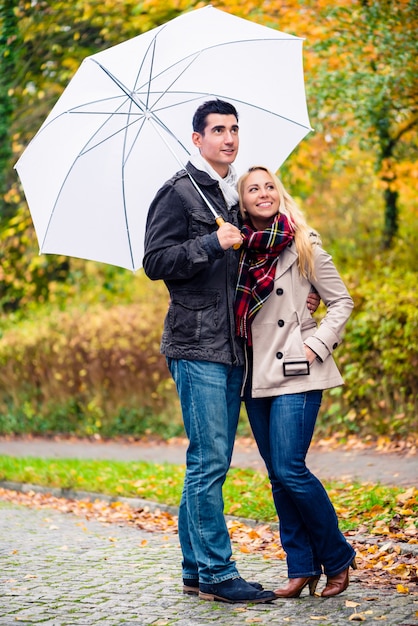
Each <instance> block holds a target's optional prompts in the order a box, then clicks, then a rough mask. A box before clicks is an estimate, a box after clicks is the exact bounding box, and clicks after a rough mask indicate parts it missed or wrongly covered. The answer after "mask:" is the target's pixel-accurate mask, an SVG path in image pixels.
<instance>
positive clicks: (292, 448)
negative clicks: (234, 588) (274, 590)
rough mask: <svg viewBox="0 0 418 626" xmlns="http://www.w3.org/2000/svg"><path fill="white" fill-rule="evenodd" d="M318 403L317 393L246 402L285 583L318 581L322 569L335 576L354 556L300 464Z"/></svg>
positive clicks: (319, 487) (320, 489)
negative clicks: (281, 552) (266, 476)
mask: <svg viewBox="0 0 418 626" xmlns="http://www.w3.org/2000/svg"><path fill="white" fill-rule="evenodd" d="M321 399H322V392H321V391H310V392H307V393H297V394H289V395H283V396H278V397H272V398H248V397H246V398H245V404H246V407H247V412H248V417H249V420H250V424H251V428H252V431H253V433H254V438H255V440H256V442H257V445H258V448H259V450H260V454H261V456H262V457H263V459H264V462H265V464H266V467H267V471H268V474H269V478H270V482H271V486H272V493H273V499H274V504H275V506H276V511H277V514H278V517H279V529H280V538H281V542H282V546H283V549H284V550H285V552H286V554H287V566H288V576H289V578H304V577H308V576H315V575H319V574H321V572H322V568H321V565H322V566H323V568H324V572H325V574H326V575H327V576H335V575H336V574H339V573H340V572H342V571H343V570H344V569H346V568H347V567H348V566H349V565H350V563H351V561H352V560H353V558H354V556H355V552H354V550H353V548H352V547H351V546H350V544H349V543H348V542H347V541H346V539H345V537H344V535H343V534H342V533H341V532H340V530H339V528H338V519H337V516H336V513H335V510H334V507H333V505H332V504H331V501H330V499H329V497H328V494H327V492H326V491H325V489H324V487H323V486H322V484H321V482H320V481H319V480H318V479H317V478H316V477H315V476H314V475H313V474H312V473H311V472H310V471H309V469H308V468H307V467H306V464H305V458H306V454H307V452H308V449H309V445H310V443H311V439H312V435H313V431H314V427H315V422H316V417H317V415H318V411H319V407H320V405H321Z"/></svg>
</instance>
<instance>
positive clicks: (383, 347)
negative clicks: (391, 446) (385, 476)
mask: <svg viewBox="0 0 418 626" xmlns="http://www.w3.org/2000/svg"><path fill="white" fill-rule="evenodd" d="M350 283H351V286H350ZM347 284H348V286H349V287H350V291H351V294H352V296H353V299H354V301H355V310H354V313H353V315H352V318H351V320H350V321H349V323H348V326H347V330H346V334H345V337H344V341H343V344H342V345H341V346H340V348H339V349H338V351H337V352H336V358H337V361H338V364H339V367H340V369H341V372H342V375H343V377H344V380H345V383H346V384H345V386H344V387H342V388H338V389H335V390H332V391H331V392H329V393H328V395H327V396H326V398H325V402H324V409H325V412H324V417H323V418H321V420H320V423H319V427H320V428H321V430H322V431H323V432H327V431H328V432H329V431H334V432H335V431H343V432H345V433H353V432H354V433H361V434H362V435H372V436H376V435H389V436H394V437H406V436H408V435H409V434H414V433H416V432H417V409H418V400H417V399H418V376H417V372H418V343H417V337H418V308H417V296H416V273H415V272H412V271H409V272H405V271H402V272H401V271H396V270H394V269H391V270H390V271H389V269H385V268H384V267H383V268H377V270H376V273H375V275H374V276H373V280H371V279H370V278H368V277H367V272H366V271H362V268H361V266H360V267H359V268H358V271H357V273H356V276H355V277H354V278H352V279H351V280H350V279H348V280H347Z"/></svg>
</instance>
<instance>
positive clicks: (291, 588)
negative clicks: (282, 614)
mask: <svg viewBox="0 0 418 626" xmlns="http://www.w3.org/2000/svg"><path fill="white" fill-rule="evenodd" d="M319 579H320V576H308V577H307V578H289V582H288V584H287V585H286V587H282V588H281V589H275V591H274V593H275V594H276V596H277V597H278V598H299V596H300V594H301V593H302V591H303V589H305V587H306V586H307V585H309V595H310V596H313V595H314V594H315V589H316V586H317V584H318V580H319Z"/></svg>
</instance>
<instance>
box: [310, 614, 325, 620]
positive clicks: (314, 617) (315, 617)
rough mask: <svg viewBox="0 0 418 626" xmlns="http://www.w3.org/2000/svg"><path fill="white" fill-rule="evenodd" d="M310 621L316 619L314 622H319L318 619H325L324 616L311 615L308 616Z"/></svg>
mask: <svg viewBox="0 0 418 626" xmlns="http://www.w3.org/2000/svg"><path fill="white" fill-rule="evenodd" d="M310 618H311V619H316V620H318V621H319V620H320V619H327V616H326V615H311V616H310Z"/></svg>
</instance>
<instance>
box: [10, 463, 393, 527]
mask: <svg viewBox="0 0 418 626" xmlns="http://www.w3.org/2000/svg"><path fill="white" fill-rule="evenodd" d="M184 470H185V468H184V465H171V464H168V463H164V464H152V463H147V462H120V461H95V460H77V459H43V458H42V459H40V458H32V457H25V458H17V457H8V456H0V480H3V481H6V480H8V481H15V482H19V483H32V484H36V485H41V486H44V487H57V488H61V489H72V490H78V491H88V492H95V493H102V494H106V495H110V496H119V497H136V498H143V499H145V500H151V501H153V502H158V503H162V504H167V505H172V506H178V504H179V502H180V497H181V490H182V485H183V479H184ZM325 486H326V488H327V490H328V493H329V495H330V497H331V500H332V502H333V504H334V506H335V507H336V510H337V514H338V517H339V519H340V527H341V529H342V530H343V531H344V530H352V529H354V528H357V527H358V526H359V525H360V524H367V525H368V527H371V526H372V525H373V524H374V523H375V522H376V521H377V520H388V521H389V520H391V519H392V518H393V517H394V516H395V515H396V514H397V513H398V512H399V504H398V503H397V501H396V496H397V495H398V494H400V493H403V492H404V491H405V490H403V489H400V488H392V487H386V486H382V485H362V484H360V483H354V484H351V483H350V484H346V483H341V482H338V483H326V484H325ZM224 499H225V513H226V514H230V515H235V516H238V517H241V518H246V519H253V520H257V521H260V522H275V521H277V517H276V513H275V509H274V506H273V502H272V497H271V491H270V485H269V482H268V479H267V477H266V476H265V474H263V473H261V472H256V471H254V470H252V469H236V468H233V469H231V470H230V472H229V474H228V477H227V480H226V483H225V486H224Z"/></svg>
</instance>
